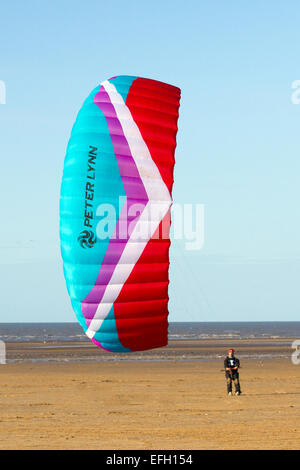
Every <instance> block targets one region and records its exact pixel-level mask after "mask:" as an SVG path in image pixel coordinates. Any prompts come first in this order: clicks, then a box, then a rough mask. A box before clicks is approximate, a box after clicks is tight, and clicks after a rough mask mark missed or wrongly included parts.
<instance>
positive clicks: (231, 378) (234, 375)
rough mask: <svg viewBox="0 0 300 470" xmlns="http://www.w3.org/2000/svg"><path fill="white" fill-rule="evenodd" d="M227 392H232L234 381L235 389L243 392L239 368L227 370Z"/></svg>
mask: <svg viewBox="0 0 300 470" xmlns="http://www.w3.org/2000/svg"><path fill="white" fill-rule="evenodd" d="M225 376H226V382H227V393H229V392H232V382H234V386H235V391H236V392H239V393H241V386H240V381H239V373H238V371H237V370H225Z"/></svg>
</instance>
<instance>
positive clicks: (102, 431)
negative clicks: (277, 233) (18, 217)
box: [0, 339, 300, 450]
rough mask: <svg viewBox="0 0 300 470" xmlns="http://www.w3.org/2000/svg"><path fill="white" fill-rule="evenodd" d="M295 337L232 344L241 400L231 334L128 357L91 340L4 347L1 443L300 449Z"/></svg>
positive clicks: (25, 446) (42, 446)
mask: <svg viewBox="0 0 300 470" xmlns="http://www.w3.org/2000/svg"><path fill="white" fill-rule="evenodd" d="M291 342H292V340H291V341H290V342H289V340H286V339H285V340H276V344H274V341H273V340H264V341H261V342H260V346H257V341H253V342H252V341H250V342H249V341H248V340H247V341H243V340H241V341H235V344H233V343H232V342H231V343H230V345H233V346H235V347H236V348H237V350H238V354H237V356H238V357H240V359H241V362H242V369H241V371H240V378H241V386H242V391H243V393H242V395H241V396H239V397H238V396H231V397H229V396H227V394H226V384H225V378H224V372H222V371H221V370H222V367H223V363H222V355H223V354H224V349H225V350H226V347H227V345H228V344H227V342H225V341H224V342H223V343H222V342H218V346H216V344H215V342H209V341H208V342H206V343H205V344H204V343H202V342H201V344H200V342H196V341H195V342H192V341H190V342H179V341H178V342H171V344H170V346H168V347H167V348H162V349H159V350H154V351H148V352H145V353H138V354H134V355H126V356H130V357H129V358H128V357H125V358H124V356H120V355H111V354H109V353H106V352H104V351H103V352H102V351H101V350H98V349H96V348H94V347H93V346H92V347H90V346H89V345H88V344H84V345H78V344H77V345H76V344H75V345H74V344H72V345H70V344H68V345H67V346H71V347H67V348H65V347H64V346H66V344H60V345H59V344H51V345H48V344H46V345H45V344H37V343H31V344H29V343H26V344H20V343H11V344H8V345H7V357H8V360H9V361H14V362H8V364H6V365H0V397H1V399H0V448H1V449H116V450H117V449H118V450H119V449H191V450H192V449H299V448H300V427H299V423H300V365H299V366H295V365H293V364H292V362H291V359H290V355H291V351H292V350H291V348H290V344H291ZM40 346H44V347H43V348H41V347H40ZM218 355H220V358H216V356H218ZM120 357H123V359H120ZM79 359H80V361H79ZM33 361H34V362H33ZM36 361H37V362H36Z"/></svg>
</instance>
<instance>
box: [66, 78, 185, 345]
mask: <svg viewBox="0 0 300 470" xmlns="http://www.w3.org/2000/svg"><path fill="white" fill-rule="evenodd" d="M179 100H180V89H179V88H176V87H174V86H171V85H167V84H166V83H162V82H158V81H155V80H149V79H145V78H139V77H130V76H117V77H113V78H111V79H109V80H106V81H104V82H103V83H101V85H100V86H98V87H97V88H95V89H94V90H93V91H92V93H91V94H90V95H89V96H88V98H87V99H86V100H85V102H84V104H83V106H82V108H81V110H80V111H79V113H78V116H77V119H76V122H75V124H74V127H73V129H72V133H71V137H70V141H69V144H68V147H67V153H66V157H65V165H64V172H63V180H62V186H61V200H60V236H61V253H62V258H63V263H64V274H65V278H66V282H67V288H68V292H69V295H70V297H71V302H72V306H73V308H74V311H75V313H76V316H77V318H78V321H79V322H80V324H81V326H82V328H83V329H84V331H85V333H86V334H87V336H88V337H89V338H90V339H91V340H92V341H93V343H95V344H96V345H97V346H100V347H102V348H103V349H106V350H108V351H114V352H130V351H141V350H145V349H151V348H156V347H160V346H165V345H166V344H167V343H168V284H169V276H168V270H169V246H170V240H169V224H170V208H171V203H172V199H171V192H172V185H173V167H174V152H175V147H176V133H177V120H178V109H179Z"/></svg>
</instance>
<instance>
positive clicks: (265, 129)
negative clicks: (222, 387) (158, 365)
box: [0, 0, 300, 322]
mask: <svg viewBox="0 0 300 470" xmlns="http://www.w3.org/2000/svg"><path fill="white" fill-rule="evenodd" d="M299 13H300V5H299V2H298V1H287V2H274V1H270V0H266V1H264V2H261V1H258V0H254V1H252V2H248V3H246V2H243V3H241V2H238V1H228V2H224V1H216V0H212V1H210V2H208V1H206V2H203V1H193V0H188V1H186V2H180V1H177V0H173V1H168V0H164V1H156V0H154V1H151V2H145V1H141V0H140V1H130V0H129V1H127V2H123V1H118V0H115V1H114V2H103V1H101V0H98V1H93V0H87V1H85V2H82V1H80V2H79V1H76V0H72V1H66V0H59V1H57V0H54V1H52V2H45V1H44V2H42V1H32V0H28V1H26V2H23V1H16V0H15V1H11V2H5V4H2V5H1V15H0V80H3V81H4V82H5V85H6V104H5V105H0V154H1V174H0V188H1V189H0V190H1V193H2V194H1V214H2V230H1V232H0V255H1V258H0V282H1V308H0V322H1V321H74V314H73V312H72V309H71V306H70V302H69V299H68V295H67V292H66V288H65V282H64V279H63V274H62V263H61V259H60V252H59V240H58V225H59V217H58V207H59V191H60V182H61V175H62V168H63V160H64V154H65V149H66V145H67V142H68V138H69V135H70V131H71V128H72V125H73V122H74V120H75V117H76V114H77V112H78V110H79V108H80V106H81V104H82V102H83V100H84V99H85V97H86V96H87V95H88V94H89V92H90V91H91V90H92V89H93V88H94V87H95V86H96V85H97V84H98V83H99V82H101V81H102V80H105V79H106V78H108V77H111V76H114V75H118V74H126V75H138V76H143V77H150V78H154V79H158V80H161V81H165V82H167V83H171V84H174V85H177V86H179V87H180V88H181V89H182V102H181V108H180V120H179V133H178V147H177V151H176V169H175V185H174V194H173V196H174V201H175V202H180V203H201V204H204V206H205V244H204V247H203V249H202V250H201V251H199V252H187V251H185V249H184V244H183V243H181V242H177V241H175V242H174V243H173V244H172V249H171V270H170V276H171V287H170V320H171V321H175V320H181V321H218V320H219V321H221V320H222V321H226V320H228V321H234V320H239V321H242V320H245V321H250V320H299V319H300V316H299V313H300V293H299V292H300V289H299V279H300V245H299V240H300V220H299V199H300V198H299V196H300V189H299V174H300V159H299V147H300V142H299V123H300V105H295V104H292V102H291V95H292V92H293V90H292V88H291V84H292V82H293V81H294V80H297V79H300V70H299V57H300V42H299Z"/></svg>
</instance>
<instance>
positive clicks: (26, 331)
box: [0, 321, 300, 343]
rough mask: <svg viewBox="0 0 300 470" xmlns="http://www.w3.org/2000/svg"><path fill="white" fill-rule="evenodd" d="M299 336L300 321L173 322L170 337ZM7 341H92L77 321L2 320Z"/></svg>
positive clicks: (1, 331) (0, 329)
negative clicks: (32, 321)
mask: <svg viewBox="0 0 300 470" xmlns="http://www.w3.org/2000/svg"><path fill="white" fill-rule="evenodd" d="M282 338H300V321H299V322H292V321H291V322H283V321H282V322H171V323H169V340H182V341H184V340H199V341H205V340H213V339H215V340H216V341H217V340H219V339H223V340H226V339H227V340H239V339H252V340H253V339H274V340H276V339H282ZM0 340H2V341H4V342H22V343H24V342H46V343H48V342H49V343H51V342H89V341H90V340H89V339H88V338H87V337H86V335H85V334H84V332H83V330H82V328H81V326H80V325H79V324H78V323H0Z"/></svg>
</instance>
